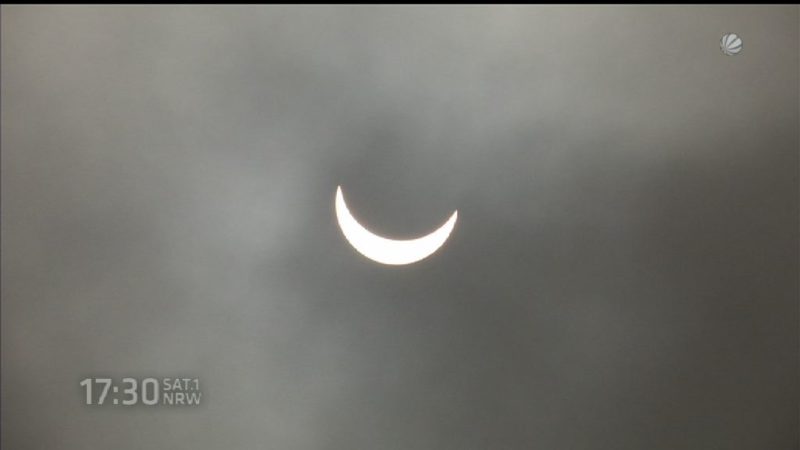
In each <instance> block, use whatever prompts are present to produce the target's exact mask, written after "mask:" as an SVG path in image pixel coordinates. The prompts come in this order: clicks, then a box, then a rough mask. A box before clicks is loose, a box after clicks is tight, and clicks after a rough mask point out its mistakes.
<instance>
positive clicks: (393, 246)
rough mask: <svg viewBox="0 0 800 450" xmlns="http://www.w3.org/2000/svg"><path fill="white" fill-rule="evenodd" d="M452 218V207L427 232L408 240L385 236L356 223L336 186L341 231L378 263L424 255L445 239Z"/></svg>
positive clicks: (455, 215)
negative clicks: (439, 224)
mask: <svg viewBox="0 0 800 450" xmlns="http://www.w3.org/2000/svg"><path fill="white" fill-rule="evenodd" d="M456 219H458V211H453V215H451V216H450V218H449V219H447V222H445V223H444V224H443V225H442V226H440V227H439V228H438V229H437V230H435V231H433V232H432V233H430V234H427V235H425V236H422V237H419V238H416V239H408V240H396V239H387V238H385V237H382V236H378V235H377V234H375V233H373V232H371V231H369V230H367V229H366V228H364V227H363V226H362V225H361V224H360V223H358V221H357V220H356V219H355V218H354V217H353V215H352V214H350V210H349V209H347V204H346V203H345V202H344V195H342V187H341V186H338V187H337V188H336V221H337V222H339V228H341V230H342V234H344V237H345V238H346V239H347V242H349V243H350V245H352V246H353V248H355V249H356V250H357V251H358V252H359V253H361V254H362V255H364V256H366V257H367V258H369V259H371V260H373V261H375V262H379V263H381V264H389V265H395V266H399V265H404V264H411V263H415V262H417V261H420V260H422V259H425V258H427V257H428V256H430V255H431V254H433V252H435V251H436V250H438V249H439V247H441V246H442V244H444V243H445V241H446V240H447V238H448V237H449V236H450V232H451V231H453V227H454V226H455V224H456Z"/></svg>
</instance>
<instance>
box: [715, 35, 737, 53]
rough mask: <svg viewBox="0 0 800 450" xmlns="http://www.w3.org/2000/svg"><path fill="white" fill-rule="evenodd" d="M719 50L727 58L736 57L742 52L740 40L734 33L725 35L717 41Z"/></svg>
mask: <svg viewBox="0 0 800 450" xmlns="http://www.w3.org/2000/svg"><path fill="white" fill-rule="evenodd" d="M719 48H720V49H721V50H722V53H725V54H726V55H728V56H733V55H738V54H739V52H741V51H742V38H740V37H739V35H738V34H736V33H727V34H724V35H723V36H722V39H720V40H719Z"/></svg>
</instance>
